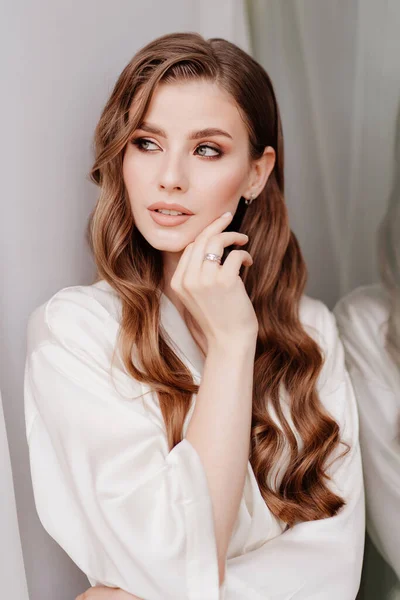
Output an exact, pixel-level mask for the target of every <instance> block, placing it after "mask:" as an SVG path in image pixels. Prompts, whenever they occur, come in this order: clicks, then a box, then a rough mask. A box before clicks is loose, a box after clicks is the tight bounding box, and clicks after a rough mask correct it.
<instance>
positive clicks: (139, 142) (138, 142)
mask: <svg viewBox="0 0 400 600" xmlns="http://www.w3.org/2000/svg"><path fill="white" fill-rule="evenodd" d="M132 144H133V145H134V146H137V147H138V149H139V150H141V151H142V152H154V150H155V149H157V148H158V146H157V144H156V143H155V142H152V141H151V140H147V139H146V138H136V139H135V140H132ZM149 144H150V146H151V145H153V146H155V149H154V148H149Z"/></svg>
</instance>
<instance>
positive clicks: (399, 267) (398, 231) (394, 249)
mask: <svg viewBox="0 0 400 600" xmlns="http://www.w3.org/2000/svg"><path fill="white" fill-rule="evenodd" d="M378 266H379V273H380V278H381V281H382V283H383V285H384V287H385V288H386V291H387V292H388V295H389V302H390V307H389V318H388V327H387V333H386V340H385V343H386V350H387V351H388V353H389V355H390V356H391V357H392V359H393V360H394V362H395V364H396V365H397V366H398V367H399V369H400V107H399V110H398V113H397V126H396V139H395V175H394V180H393V184H392V190H391V193H390V196H389V202H388V207H387V211H386V214H385V216H384V218H383V219H382V221H381V223H380V225H379V228H378Z"/></svg>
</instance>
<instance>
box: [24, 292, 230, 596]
mask: <svg viewBox="0 0 400 600" xmlns="http://www.w3.org/2000/svg"><path fill="white" fill-rule="evenodd" d="M115 325H116V324H115V323H113V321H112V319H110V316H109V315H107V312H106V311H105V310H104V308H103V306H102V305H100V304H99V303H97V301H96V300H95V299H93V298H90V297H89V296H88V295H86V294H83V293H82V294H78V293H77V292H76V291H75V290H74V289H73V288H71V289H68V288H67V290H66V291H64V292H63V293H58V294H56V296H55V297H53V298H52V299H51V300H50V301H49V302H48V303H47V304H46V305H43V306H42V307H39V309H37V310H36V311H35V312H34V313H33V314H32V315H31V317H30V321H29V325H28V350H27V356H26V365H25V383H24V399H25V414H26V431H27V440H28V446H29V458H30V468H31V477H32V485H33V492H34V499H35V505H36V509H37V513H38V516H39V518H40V521H41V523H42V525H43V527H44V528H45V529H46V531H47V532H48V534H49V535H50V536H51V537H52V538H53V539H54V540H55V541H56V542H57V543H58V544H59V545H60V546H61V547H62V548H63V549H64V551H65V552H66V553H67V554H68V555H69V556H70V557H71V559H72V560H73V561H74V562H75V563H76V564H77V566H78V567H79V568H80V569H81V570H82V571H83V572H84V573H85V574H86V575H87V577H88V578H89V581H90V583H91V584H92V585H96V584H99V585H105V586H110V587H118V588H122V589H123V590H125V591H127V592H129V593H132V594H135V595H137V596H139V597H140V598H143V599H144V600H179V599H182V600H184V599H185V600H188V599H190V600H205V599H207V600H218V599H219V598H220V591H219V586H218V563H217V550H216V542H215V535H214V523H213V511H212V504H211V499H210V494H209V489H208V486H207V479H206V474H205V471H204V469H203V466H202V463H201V460H200V457H199V455H198V454H197V452H196V451H195V449H194V447H193V446H192V445H191V444H190V442H189V441H187V440H186V439H183V440H182V441H181V442H180V443H178V444H177V445H176V446H175V447H174V448H173V449H172V451H169V449H168V445H167V440H166V435H165V432H164V431H163V429H162V428H161V426H160V424H159V423H158V422H156V421H155V420H154V419H153V418H150V416H149V414H148V412H147V411H146V409H145V408H144V402H143V388H144V386H141V384H140V383H139V382H137V381H135V380H133V379H132V378H131V377H129V376H128V374H127V373H126V372H125V371H124V370H123V369H122V368H115V367H114V368H113V371H112V377H113V379H112V378H111V376H110V359H111V354H112V349H113V345H112V340H113V328H114V327H115Z"/></svg>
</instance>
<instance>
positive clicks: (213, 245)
mask: <svg viewBox="0 0 400 600" xmlns="http://www.w3.org/2000/svg"><path fill="white" fill-rule="evenodd" d="M248 241H249V238H248V236H247V235H246V234H245V233H239V232H237V231H226V232H224V233H220V234H219V235H214V236H213V237H212V238H210V239H209V240H208V243H207V245H206V247H205V248H204V250H203V253H202V254H200V251H199V252H197V249H196V248H195V249H194V250H193V254H192V264H193V265H194V266H195V267H196V266H201V268H202V272H203V273H208V272H212V271H211V270H212V268H213V261H210V260H204V258H205V255H206V254H209V253H212V254H216V255H217V256H220V257H221V258H222V256H223V253H224V248H226V247H227V246H231V245H232V244H235V245H237V246H244V244H247V242H248ZM197 261H199V262H197ZM215 264H218V263H214V265H215Z"/></svg>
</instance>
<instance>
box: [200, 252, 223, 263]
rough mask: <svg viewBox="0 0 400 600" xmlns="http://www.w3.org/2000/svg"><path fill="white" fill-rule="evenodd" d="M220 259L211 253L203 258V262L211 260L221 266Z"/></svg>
mask: <svg viewBox="0 0 400 600" xmlns="http://www.w3.org/2000/svg"><path fill="white" fill-rule="evenodd" d="M221 258H222V256H218V254H213V253H212V252H209V253H208V254H206V255H205V257H204V258H203V262H204V261H205V260H211V261H212V262H217V263H219V264H221Z"/></svg>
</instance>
